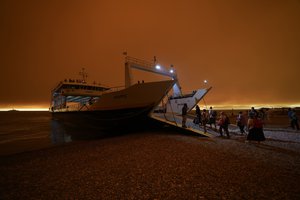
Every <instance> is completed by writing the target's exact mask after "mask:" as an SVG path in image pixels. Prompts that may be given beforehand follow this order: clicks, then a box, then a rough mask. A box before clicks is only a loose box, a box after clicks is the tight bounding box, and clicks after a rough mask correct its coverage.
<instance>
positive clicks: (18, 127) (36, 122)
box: [0, 111, 72, 155]
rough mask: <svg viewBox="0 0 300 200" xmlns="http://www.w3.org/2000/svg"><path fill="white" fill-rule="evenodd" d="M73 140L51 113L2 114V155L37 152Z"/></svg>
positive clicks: (0, 127)
mask: <svg viewBox="0 0 300 200" xmlns="http://www.w3.org/2000/svg"><path fill="white" fill-rule="evenodd" d="M71 141H72V138H71V136H70V135H68V134H67V132H66V131H65V130H64V128H63V126H62V125H61V124H60V122H58V121H56V120H54V119H52V116H51V113H49V112H45V111H44V112H43V111H39V112H37V111H35V112H31V111H12V112H0V155H8V154H14V153H20V152H24V151H30V150H36V149H41V148H46V147H50V146H53V145H58V144H63V143H68V142H71Z"/></svg>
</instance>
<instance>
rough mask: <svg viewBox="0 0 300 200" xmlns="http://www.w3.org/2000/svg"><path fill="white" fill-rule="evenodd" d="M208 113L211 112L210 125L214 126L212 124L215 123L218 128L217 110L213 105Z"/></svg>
mask: <svg viewBox="0 0 300 200" xmlns="http://www.w3.org/2000/svg"><path fill="white" fill-rule="evenodd" d="M208 114H209V122H208V123H209V125H210V128H212V124H213V125H214V127H215V130H216V129H217V126H216V118H217V112H216V111H215V110H213V108H212V107H210V108H209V111H208Z"/></svg>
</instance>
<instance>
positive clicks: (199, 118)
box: [195, 105, 201, 126]
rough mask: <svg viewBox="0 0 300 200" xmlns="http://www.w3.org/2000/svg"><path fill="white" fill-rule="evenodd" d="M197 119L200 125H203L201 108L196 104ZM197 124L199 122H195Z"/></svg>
mask: <svg viewBox="0 0 300 200" xmlns="http://www.w3.org/2000/svg"><path fill="white" fill-rule="evenodd" d="M196 119H197V120H196V121H195V122H198V124H199V126H200V125H201V110H200V107H199V106H198V105H196ZM195 124H197V123H195Z"/></svg>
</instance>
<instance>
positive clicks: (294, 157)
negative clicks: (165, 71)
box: [0, 130, 300, 199]
mask: <svg viewBox="0 0 300 200" xmlns="http://www.w3.org/2000/svg"><path fill="white" fill-rule="evenodd" d="M295 134H300V133H296V132H295ZM289 144H293V145H289ZM284 146H289V147H288V148H284ZM0 158H1V162H0V173H1V176H0V199H299V198H300V187H299V186H298V183H299V180H300V144H299V143H297V142H294V143H293V142H286V141H280V140H278V141H276V140H269V141H265V142H262V143H261V144H256V143H253V144H252V143H250V144H247V143H245V142H244V137H243V136H238V135H236V136H235V135H233V137H232V138H231V139H225V138H220V137H216V138H203V137H199V136H194V135H186V133H185V132H178V131H176V130H171V131H170V130H163V131H149V132H143V133H136V134H127V135H123V136H122V135H121V136H117V137H111V138H102V139H99V140H92V141H81V142H73V143H70V144H66V145H60V146H57V147H52V148H47V149H42V150H36V151H31V152H24V153H20V154H14V155H9V156H1V157H0Z"/></svg>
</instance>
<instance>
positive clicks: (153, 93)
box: [52, 81, 174, 130]
mask: <svg viewBox="0 0 300 200" xmlns="http://www.w3.org/2000/svg"><path fill="white" fill-rule="evenodd" d="M173 85H174V81H160V82H152V83H143V84H136V85H133V86H131V87H129V88H126V89H124V90H121V91H117V92H111V93H107V94H104V95H102V96H101V97H99V100H98V101H97V102H95V103H93V104H91V105H84V106H82V107H81V108H79V109H73V110H72V109H70V108H64V109H57V110H53V111H52V116H53V119H54V120H59V121H60V122H62V123H63V124H64V126H68V127H73V128H76V127H77V128H92V129H99V130H109V129H110V130H116V129H120V130H122V129H136V128H141V127H144V126H146V125H147V124H148V123H149V119H150V118H149V117H148V115H149V114H150V113H151V112H152V111H153V109H154V108H155V107H156V106H157V105H158V104H159V102H160V101H161V100H162V99H163V98H164V96H165V95H166V94H167V93H168V92H169V91H170V89H171V88H172V86H173Z"/></svg>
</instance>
